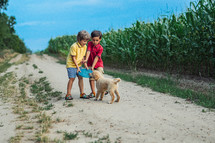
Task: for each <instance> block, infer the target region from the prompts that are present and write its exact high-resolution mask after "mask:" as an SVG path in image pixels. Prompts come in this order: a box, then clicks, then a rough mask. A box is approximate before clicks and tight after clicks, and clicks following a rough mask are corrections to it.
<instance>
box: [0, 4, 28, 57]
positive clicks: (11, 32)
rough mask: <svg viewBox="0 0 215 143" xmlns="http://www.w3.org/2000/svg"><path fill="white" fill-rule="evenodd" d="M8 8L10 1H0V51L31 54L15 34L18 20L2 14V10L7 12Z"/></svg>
mask: <svg viewBox="0 0 215 143" xmlns="http://www.w3.org/2000/svg"><path fill="white" fill-rule="evenodd" d="M7 6H8V0H0V50H2V49H13V50H14V51H16V52H20V53H26V52H27V51H28V52H29V49H27V48H26V46H25V43H24V42H23V40H21V39H20V38H19V36H17V35H16V34H15V32H16V31H15V29H14V25H15V24H16V18H15V17H14V16H10V17H9V16H7V15H6V14H5V13H4V12H2V10H7Z"/></svg>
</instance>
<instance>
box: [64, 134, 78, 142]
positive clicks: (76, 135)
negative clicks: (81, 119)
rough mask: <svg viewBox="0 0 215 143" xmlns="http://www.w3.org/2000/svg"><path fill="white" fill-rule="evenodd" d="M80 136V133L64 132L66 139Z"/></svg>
mask: <svg viewBox="0 0 215 143" xmlns="http://www.w3.org/2000/svg"><path fill="white" fill-rule="evenodd" d="M77 137H78V133H67V132H64V140H74V139H76V138H77Z"/></svg>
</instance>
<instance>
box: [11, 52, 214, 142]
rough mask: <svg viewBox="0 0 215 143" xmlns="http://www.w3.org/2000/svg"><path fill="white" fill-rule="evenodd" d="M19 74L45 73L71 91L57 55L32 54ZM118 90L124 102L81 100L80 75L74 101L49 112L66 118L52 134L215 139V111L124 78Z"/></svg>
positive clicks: (129, 139)
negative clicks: (36, 69)
mask: <svg viewBox="0 0 215 143" xmlns="http://www.w3.org/2000/svg"><path fill="white" fill-rule="evenodd" d="M33 64H36V65H37V66H38V68H39V69H40V70H42V71H43V74H38V71H35V70H34V69H33V68H32V65H33ZM9 70H11V71H13V70H14V69H13V68H11V69H9ZM15 72H17V74H18V76H20V77H21V76H23V75H28V74H30V73H33V74H34V76H36V78H39V77H42V76H46V77H47V78H48V81H49V82H50V83H51V86H52V87H53V88H54V89H55V90H57V91H61V92H63V93H64V94H65V93H66V86H67V82H68V78H67V72H66V68H65V65H61V64H58V63H56V60H55V59H54V58H52V57H49V56H43V57H39V56H36V55H32V56H31V59H30V61H29V65H26V64H22V65H20V66H19V69H18V70H15ZM37 76H38V77H37ZM105 77H110V76H108V75H105ZM32 80H33V79H32ZM84 85H85V92H86V93H87V94H88V93H89V92H90V87H89V83H88V80H87V79H84ZM119 92H120V95H121V100H120V102H119V103H114V104H112V105H110V104H107V103H108V101H109V100H110V96H109V95H107V96H105V97H104V100H103V101H93V99H90V100H83V99H80V98H79V88H78V83H77V79H76V80H75V83H74V84H73V88H72V95H73V97H74V100H73V101H72V102H71V103H73V104H74V106H73V107H65V106H64V104H65V100H64V99H62V100H59V101H57V102H54V103H53V104H54V109H53V110H51V111H49V112H50V113H53V112H54V111H55V112H56V113H55V114H53V118H55V119H56V118H60V119H61V120H63V121H64V122H60V123H57V124H54V125H53V127H52V129H51V130H50V133H49V134H48V136H49V137H51V138H53V139H54V138H59V139H62V134H58V133H56V132H57V131H66V132H74V131H85V132H88V133H92V134H93V136H94V137H93V138H89V137H85V136H81V135H80V136H79V138H78V139H77V140H75V141H71V142H81V143H82V142H83V143H85V142H92V141H95V140H98V138H102V137H103V136H107V135H109V138H110V141H111V142H115V141H118V142H120V141H121V142H126V143H127V142H129V143H135V142H141V143H142V142H146V143H162V142H163V143H172V142H174V143H191V142H193V143H203V142H204V143H205V142H206V143H214V142H215V113H214V112H206V113H203V112H202V109H204V110H207V109H205V108H203V107H201V106H197V105H194V104H190V103H187V102H186V101H184V100H183V99H180V98H177V97H172V96H169V95H167V94H162V93H158V92H154V91H152V90H151V89H149V88H143V87H140V86H138V85H136V84H135V83H131V82H125V81H121V82H120V83H119ZM63 96H64V95H63ZM62 98H63V97H62ZM176 101H177V103H175V102H176ZM96 136H97V139H96Z"/></svg>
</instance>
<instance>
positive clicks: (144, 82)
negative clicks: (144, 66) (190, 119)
mask: <svg viewBox="0 0 215 143" xmlns="http://www.w3.org/2000/svg"><path fill="white" fill-rule="evenodd" d="M105 73H106V74H109V75H111V76H114V77H119V78H121V79H123V80H125V81H131V82H135V83H137V84H138V85H141V86H143V87H149V88H151V89H152V90H154V91H157V92H161V93H167V94H170V95H172V96H177V97H181V98H184V99H187V100H188V101H191V102H194V103H196V104H198V105H201V106H203V107H207V108H213V109H215V96H214V95H215V93H214V92H212V93H210V94H204V93H200V92H195V91H192V90H190V89H182V88H180V87H179V85H178V83H177V82H174V81H172V80H171V79H166V78H158V77H149V76H145V75H137V76H132V75H130V74H127V73H119V72H112V71H105Z"/></svg>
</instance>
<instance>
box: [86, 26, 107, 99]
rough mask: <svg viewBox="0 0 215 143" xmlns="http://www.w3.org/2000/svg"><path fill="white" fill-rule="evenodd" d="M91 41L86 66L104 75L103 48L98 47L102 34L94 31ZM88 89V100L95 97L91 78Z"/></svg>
mask: <svg viewBox="0 0 215 143" xmlns="http://www.w3.org/2000/svg"><path fill="white" fill-rule="evenodd" d="M91 39H92V41H90V42H88V46H87V54H86V60H85V62H87V66H88V67H89V68H91V69H92V70H98V71H99V72H100V73H101V74H104V70H103V68H104V66H103V61H102V58H101V55H102V52H103V47H102V46H101V45H100V41H101V40H102V33H101V32H100V31H97V30H94V31H93V32H92V33H91ZM89 80H90V81H89V82H90V87H91V90H92V92H91V93H90V94H89V95H88V96H89V97H90V98H92V97H95V96H96V93H95V81H94V79H93V78H90V79H89Z"/></svg>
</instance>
